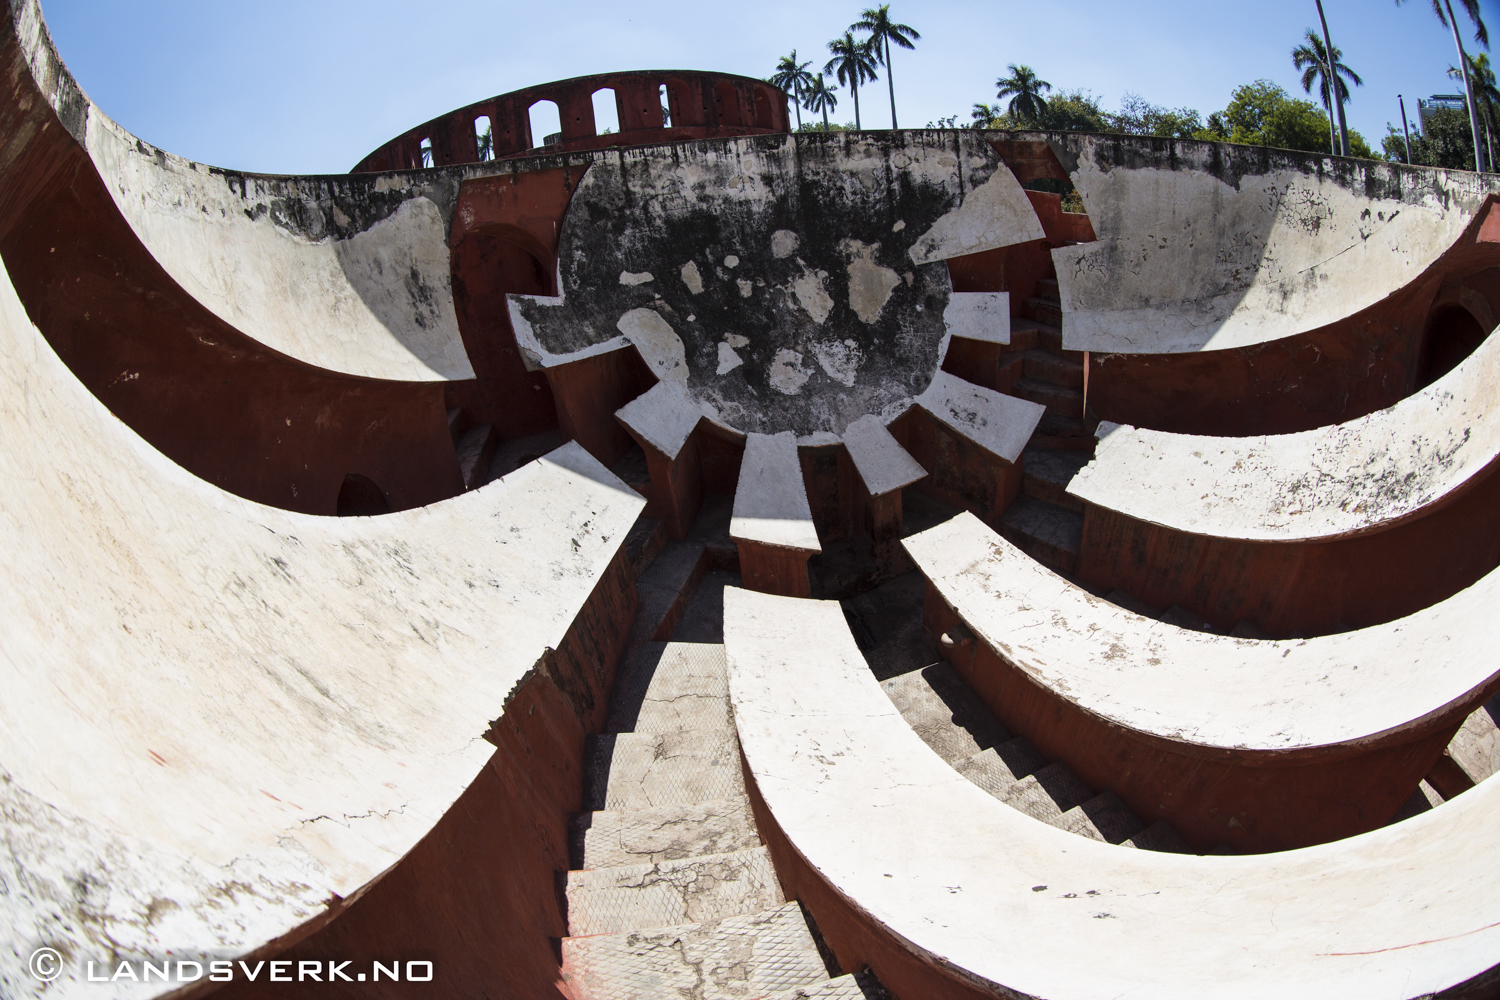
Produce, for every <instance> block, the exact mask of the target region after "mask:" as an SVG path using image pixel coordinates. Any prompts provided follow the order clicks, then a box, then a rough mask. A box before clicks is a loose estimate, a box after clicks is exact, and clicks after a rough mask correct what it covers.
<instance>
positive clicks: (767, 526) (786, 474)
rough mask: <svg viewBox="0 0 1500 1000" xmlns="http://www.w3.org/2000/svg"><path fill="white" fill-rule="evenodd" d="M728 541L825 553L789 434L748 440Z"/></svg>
mask: <svg viewBox="0 0 1500 1000" xmlns="http://www.w3.org/2000/svg"><path fill="white" fill-rule="evenodd" d="M729 536H730V537H731V538H733V539H735V540H736V541H747V542H760V543H762V544H764V545H779V546H781V547H782V548H787V549H799V550H801V551H804V552H821V551H822V550H823V547H822V546H821V545H819V544H818V532H817V530H816V529H815V528H814V527H813V519H812V509H811V508H810V507H808V505H807V490H806V488H805V487H804V486H803V485H802V463H801V462H800V461H798V459H797V436H796V435H795V434H793V433H792V432H791V431H782V432H781V433H780V434H747V435H745V457H744V458H742V459H741V460H740V479H739V484H738V485H737V486H736V487H735V491H734V513H733V515H732V516H731V517H730V521H729Z"/></svg>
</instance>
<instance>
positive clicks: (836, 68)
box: [823, 31, 877, 129]
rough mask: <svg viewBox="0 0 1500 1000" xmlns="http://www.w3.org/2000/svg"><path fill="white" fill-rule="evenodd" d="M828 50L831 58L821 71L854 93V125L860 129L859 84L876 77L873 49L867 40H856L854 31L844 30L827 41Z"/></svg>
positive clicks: (861, 125)
mask: <svg viewBox="0 0 1500 1000" xmlns="http://www.w3.org/2000/svg"><path fill="white" fill-rule="evenodd" d="M828 51H829V52H832V53H833V58H832V59H830V60H828V65H826V66H824V67H823V72H824V73H827V74H828V75H830V76H832V77H834V78H836V79H837V80H838V82H839V83H842V84H844V85H845V86H847V87H848V88H849V92H850V93H851V94H853V95H854V127H855V128H858V129H862V128H864V125H863V124H861V122H860V120H859V85H860V84H862V83H864V82H866V81H873V80H875V79H876V76H875V67H876V65H877V63H876V61H875V53H874V50H873V49H872V48H871V46H870V43H869V41H863V42H856V41H855V40H854V33H853V32H851V31H846V32H844V37H843V38H835V39H834V40H833V41H831V42H829V43H828Z"/></svg>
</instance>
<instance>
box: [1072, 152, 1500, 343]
mask: <svg viewBox="0 0 1500 1000" xmlns="http://www.w3.org/2000/svg"><path fill="white" fill-rule="evenodd" d="M1047 140H1048V141H1049V142H1050V143H1051V144H1052V146H1053V148H1054V150H1055V151H1056V152H1057V154H1058V159H1059V160H1060V161H1061V162H1062V163H1063V165H1064V166H1065V167H1067V168H1068V170H1069V173H1070V175H1071V177H1072V180H1073V184H1074V186H1075V187H1076V188H1077V190H1078V192H1079V194H1080V195H1081V196H1082V198H1083V204H1084V207H1085V209H1087V211H1088V214H1089V218H1090V219H1091V220H1092V222H1093V225H1094V231H1095V232H1096V233H1097V234H1098V237H1099V238H1098V241H1097V242H1094V243H1085V244H1079V245H1077V246H1069V247H1061V248H1059V249H1056V250H1054V251H1052V255H1053V259H1054V260H1055V261H1056V264H1057V280H1058V286H1059V289H1060V291H1061V294H1062V311H1063V316H1064V321H1063V346H1064V347H1065V348H1067V349H1068V350H1075V351H1101V352H1120V353H1126V354H1173V353H1183V352H1191V351H1210V350H1221V349H1225V348H1235V347H1247V346H1250V345H1253V344H1261V343H1265V342H1267V341H1273V340H1280V339H1282V338H1285V337H1290V336H1292V335H1294V334H1299V333H1305V332H1308V331H1310V330H1315V329H1318V328H1319V327H1323V326H1327V325H1328V324H1330V323H1333V322H1335V321H1337V320H1340V319H1344V318H1345V317H1348V316H1350V315H1352V314H1354V313H1356V312H1358V311H1359V310H1361V309H1363V308H1365V307H1367V306H1369V305H1372V304H1374V303H1375V302H1378V301H1380V300H1381V299H1383V298H1385V297H1386V296H1388V295H1390V294H1391V293H1392V292H1395V291H1397V290H1398V289H1400V288H1401V287H1403V286H1404V285H1406V284H1408V283H1410V282H1411V281H1412V280H1414V279H1415V278H1417V276H1418V275H1420V274H1421V273H1422V272H1423V271H1424V270H1425V269H1426V268H1427V267H1429V266H1430V265H1431V264H1432V263H1433V262H1434V261H1436V260H1437V258H1438V257H1439V256H1441V255H1442V254H1443V253H1444V252H1445V251H1446V250H1448V249H1449V247H1451V246H1452V245H1453V244H1454V243H1455V242H1456V241H1457V240H1458V239H1459V237H1460V236H1461V235H1462V234H1463V232H1464V230H1465V228H1466V227H1467V226H1468V225H1469V224H1470V222H1472V221H1473V219H1474V218H1475V216H1476V214H1477V213H1478V212H1479V210H1480V209H1481V208H1482V207H1483V205H1484V203H1485V200H1486V198H1487V197H1488V196H1490V195H1492V194H1493V193H1495V192H1496V191H1497V190H1500V184H1497V182H1496V181H1495V180H1494V179H1493V178H1485V177H1482V176H1481V175H1478V174H1473V173H1467V172H1463V171H1445V170H1436V169H1431V168H1426V167H1407V166H1403V165H1400V164H1388V163H1377V162H1374V161H1368V160H1348V159H1342V158H1340V159H1334V158H1329V157H1324V156H1319V155H1316V154H1307V153H1296V152H1291V151H1287V150H1270V149H1258V148H1254V147H1247V146H1233V145H1228V144H1217V143H1203V142H1187V141H1175V140H1173V141H1168V140H1154V141H1151V140H1147V141H1140V140H1133V139H1128V138H1120V137H1112V136H1096V135H1049V136H1047Z"/></svg>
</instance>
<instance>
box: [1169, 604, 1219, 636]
mask: <svg viewBox="0 0 1500 1000" xmlns="http://www.w3.org/2000/svg"><path fill="white" fill-rule="evenodd" d="M1161 620H1162V621H1164V622H1166V623H1167V624H1168V625H1176V626H1177V627H1178V628H1185V629H1187V630H1189V631H1191V632H1208V633H1211V634H1217V633H1218V631H1219V630H1218V629H1216V628H1214V627H1213V626H1212V625H1210V624H1209V623H1208V622H1206V621H1204V620H1203V619H1202V618H1199V617H1198V616H1197V615H1195V614H1193V613H1192V612H1191V611H1189V610H1188V609H1187V608H1184V607H1183V606H1182V605H1180V604H1174V605H1172V606H1171V607H1170V608H1168V609H1167V610H1165V611H1163V612H1162V614H1161Z"/></svg>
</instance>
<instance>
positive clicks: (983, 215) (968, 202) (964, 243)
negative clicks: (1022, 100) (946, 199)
mask: <svg viewBox="0 0 1500 1000" xmlns="http://www.w3.org/2000/svg"><path fill="white" fill-rule="evenodd" d="M1046 235H1047V234H1046V233H1044V232H1043V231H1042V223H1041V220H1039V219H1038V218H1037V217H1036V210H1035V209H1033V208H1032V207H1031V199H1029V198H1027V197H1026V192H1025V190H1024V189H1022V187H1021V183H1020V181H1018V180H1016V175H1015V174H1013V173H1011V172H1010V171H1009V170H1004V169H1002V170H996V171H995V172H994V173H993V174H991V175H990V176H989V178H988V179H987V180H986V181H985V182H984V183H983V184H980V185H979V186H978V187H976V188H973V189H972V190H970V191H968V192H966V193H965V196H964V200H963V203H962V204H960V205H959V206H958V207H957V208H955V209H953V210H951V211H950V212H948V214H947V215H944V216H943V217H942V218H941V219H939V220H938V221H937V222H936V223H934V224H933V226H932V228H931V229H929V230H927V232H925V233H923V234H922V235H921V236H920V237H918V239H917V242H916V243H915V244H913V245H912V248H911V249H910V250H909V251H908V252H907V256H909V257H910V258H911V261H912V263H913V264H930V263H932V262H933V261H936V260H946V259H948V258H949V257H961V256H963V255H965V254H971V253H979V252H980V251H981V250H993V249H995V248H997V247H1003V246H1010V245H1012V244H1014V243H1028V242H1030V241H1031V240H1040V239H1043V238H1044V237H1045V236H1046Z"/></svg>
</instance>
